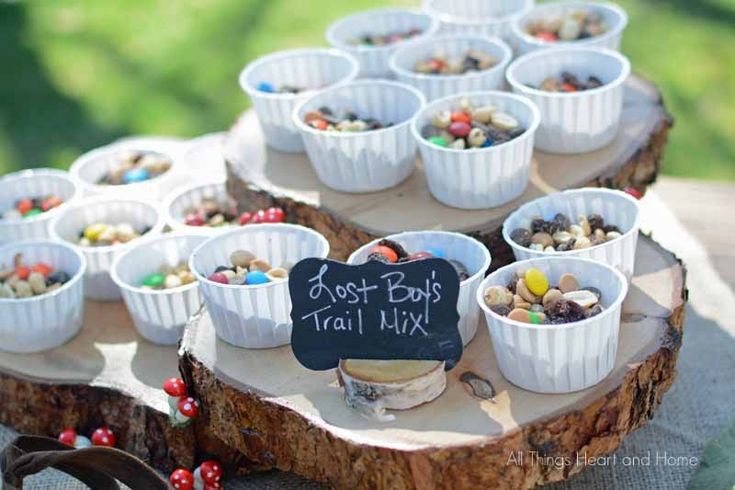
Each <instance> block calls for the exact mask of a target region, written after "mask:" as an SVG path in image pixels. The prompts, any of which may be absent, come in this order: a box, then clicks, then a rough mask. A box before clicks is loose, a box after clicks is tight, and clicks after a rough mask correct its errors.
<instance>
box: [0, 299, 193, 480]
mask: <svg viewBox="0 0 735 490" xmlns="http://www.w3.org/2000/svg"><path fill="white" fill-rule="evenodd" d="M177 366H178V359H177V352H176V346H160V345H155V344H152V343H150V342H148V341H146V340H144V339H143V338H142V337H140V336H139V335H138V333H137V331H136V330H135V328H134V327H133V324H132V320H131V319H130V315H129V314H128V311H127V310H126V309H125V305H124V304H123V303H122V302H121V301H118V302H97V301H89V300H87V301H86V303H85V305H84V324H83V327H82V330H81V332H80V333H79V334H78V335H77V336H76V337H75V338H74V339H72V340H71V341H70V342H68V343H66V344H65V345H63V346H61V347H58V348H56V349H52V350H49V351H45V352H41V353H37V354H10V353H6V352H0V400H2V402H1V406H2V409H0V422H1V423H3V424H6V425H10V426H12V427H14V428H15V429H16V430H18V431H20V432H24V433H31V434H41V435H47V436H50V437H56V436H57V435H58V434H59V432H61V430H63V429H64V428H67V427H74V428H76V430H77V432H79V434H82V435H86V436H88V437H89V435H90V434H91V432H92V431H94V429H96V428H97V427H101V426H104V425H106V426H109V427H110V428H111V429H112V430H113V432H114V433H115V435H116V436H117V440H118V445H117V447H118V448H119V449H123V450H125V451H128V452H130V453H132V454H134V455H135V456H138V457H139V458H141V459H143V460H144V461H147V462H149V463H150V464H152V465H154V466H155V467H157V468H159V469H161V470H164V471H170V470H171V469H172V468H173V467H174V466H175V465H181V466H186V467H191V466H192V464H193V463H194V455H195V449H196V448H195V441H194V432H193V430H192V428H191V427H188V428H184V429H175V428H173V427H171V425H170V424H169V421H168V403H167V399H166V395H165V393H164V392H163V391H162V388H161V387H162V385H163V381H164V380H165V379H166V378H170V377H172V376H177V374H178V373H177Z"/></svg>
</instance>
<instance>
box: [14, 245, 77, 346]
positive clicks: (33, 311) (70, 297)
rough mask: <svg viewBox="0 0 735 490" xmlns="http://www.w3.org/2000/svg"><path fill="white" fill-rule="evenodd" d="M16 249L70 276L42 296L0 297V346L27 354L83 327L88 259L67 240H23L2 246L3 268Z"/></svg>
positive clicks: (59, 341)
mask: <svg viewBox="0 0 735 490" xmlns="http://www.w3.org/2000/svg"><path fill="white" fill-rule="evenodd" d="M17 253H22V254H23V262H24V263H27V264H33V263H36V262H44V263H47V264H49V265H51V266H53V267H54V269H56V270H60V271H64V272H66V273H67V274H69V277H70V278H71V279H69V281H67V282H66V283H65V284H63V285H62V286H61V287H60V288H58V289H56V290H55V291H51V292H49V293H46V294H43V295H40V296H33V297H30V298H14V299H11V298H0V350H4V351H8V352H16V353H23V354H25V353H29V352H40V351H43V350H47V349H53V348H54V347H58V346H60V345H62V344H64V343H66V342H67V341H68V340H69V339H71V338H72V337H74V336H75V335H76V334H77V332H79V329H80V328H82V319H83V316H84V315H83V313H84V282H83V281H82V276H83V275H84V271H85V269H86V266H87V262H86V260H85V259H84V256H83V255H82V254H81V253H79V251H78V250H75V249H74V248H73V247H71V246H69V245H66V244H64V243H57V242H52V241H22V242H15V243H10V244H6V245H3V246H0V268H5V267H12V265H13V257H15V254H17Z"/></svg>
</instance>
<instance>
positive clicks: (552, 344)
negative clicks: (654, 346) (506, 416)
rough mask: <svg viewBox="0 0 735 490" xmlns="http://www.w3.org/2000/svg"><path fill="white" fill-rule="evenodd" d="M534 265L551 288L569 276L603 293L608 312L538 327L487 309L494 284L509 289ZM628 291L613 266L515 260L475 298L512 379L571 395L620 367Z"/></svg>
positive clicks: (501, 363)
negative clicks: (518, 274) (617, 357)
mask: <svg viewBox="0 0 735 490" xmlns="http://www.w3.org/2000/svg"><path fill="white" fill-rule="evenodd" d="M530 267H535V268H537V269H539V270H541V271H542V272H544V273H545V274H546V276H547V277H548V278H549V284H551V285H555V284H557V283H558V280H559V277H560V276H561V275H562V274H564V273H566V272H569V273H572V274H574V275H575V276H577V279H578V280H579V283H580V285H582V287H595V288H597V289H599V290H600V291H601V292H602V299H601V304H602V306H603V307H604V308H605V310H604V311H603V312H602V313H600V314H599V315H596V316H593V317H591V318H587V319H585V320H582V321H579V322H574V323H567V324H561V325H533V324H530V323H521V322H517V321H514V320H511V319H509V318H508V317H504V316H500V315H498V314H497V313H495V312H494V311H492V310H491V309H490V308H488V307H487V305H485V300H484V298H483V294H484V292H485V290H486V289H487V288H488V287H489V286H507V285H508V284H509V283H510V281H511V280H512V279H513V278H514V277H515V274H516V271H517V270H525V269H528V268H530ZM627 292H628V283H627V282H626V281H625V277H623V275H622V274H621V273H620V272H618V271H617V270H616V269H613V268H612V267H610V266H608V265H606V264H602V263H600V262H594V261H591V260H588V259H580V258H576V257H544V258H539V259H531V260H523V261H520V262H515V263H513V264H510V265H508V266H505V267H501V268H500V269H498V270H496V271H495V272H493V273H492V274H490V275H489V276H487V278H485V280H484V281H482V283H481V284H480V286H479V287H478V288H477V296H476V300H477V302H478V304H479V305H480V307H481V308H482V310H483V311H484V312H485V320H486V321H487V326H488V329H489V330H490V338H491V339H492V343H493V350H494V352H495V358H496V359H497V361H498V366H499V367H500V371H501V372H502V373H503V376H505V377H506V378H507V379H508V381H510V382H511V383H513V384H514V385H516V386H519V387H521V388H523V389H525V390H530V391H535V392H539V393H570V392H573V391H579V390H583V389H585V388H589V387H590V386H594V385H596V384H597V383H599V382H600V381H602V380H603V379H604V378H605V377H606V376H607V375H608V374H610V371H612V369H613V367H614V366H615V355H616V353H617V350H618V333H619V330H620V313H621V305H622V303H623V299H624V298H625V295H626V294H627Z"/></svg>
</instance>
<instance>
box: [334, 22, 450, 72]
mask: <svg viewBox="0 0 735 490" xmlns="http://www.w3.org/2000/svg"><path fill="white" fill-rule="evenodd" d="M438 28H439V23H438V22H437V21H436V20H434V19H433V18H431V17H430V16H428V15H426V14H424V13H422V12H420V11H418V10H414V9H399V8H382V9H374V10H368V11H365V12H360V13H357V14H353V15H350V16H348V17H343V18H341V19H339V20H337V21H336V22H334V23H333V24H331V25H330V26H329V27H328V28H327V32H326V37H327V42H328V43H329V44H331V45H332V46H334V47H335V48H338V49H341V50H342V51H345V52H347V53H350V54H351V55H353V56H354V57H355V58H356V59H357V60H358V61H359V63H360V75H359V76H361V77H370V78H387V77H390V76H391V71H390V69H389V68H388V59H389V58H390V56H391V55H392V54H393V51H394V50H395V49H396V48H398V47H399V46H401V45H404V44H407V43H409V42H413V41H417V40H419V39H425V38H429V37H431V36H433V35H434V34H435V33H436V31H437V29H438ZM411 29H419V30H420V31H421V34H418V35H416V36H414V37H412V38H410V39H405V40H402V41H398V42H395V43H391V44H385V45H381V46H365V45H360V44H354V43H353V42H352V41H353V40H356V39H357V38H359V37H360V36H362V35H365V34H373V35H375V34H377V35H385V34H391V33H395V32H407V31H409V30H411Z"/></svg>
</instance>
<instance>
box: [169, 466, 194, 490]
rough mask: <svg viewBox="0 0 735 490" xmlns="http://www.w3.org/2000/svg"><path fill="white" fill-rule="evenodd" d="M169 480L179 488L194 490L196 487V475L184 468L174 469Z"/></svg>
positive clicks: (180, 489) (181, 489) (179, 489)
mask: <svg viewBox="0 0 735 490" xmlns="http://www.w3.org/2000/svg"><path fill="white" fill-rule="evenodd" d="M168 481H169V483H170V484H171V486H172V487H174V488H176V489H177V490H192V489H193V488H194V475H192V474H191V471H189V470H186V469H184V468H179V469H176V470H174V471H173V473H171V475H170V476H169V477H168Z"/></svg>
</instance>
